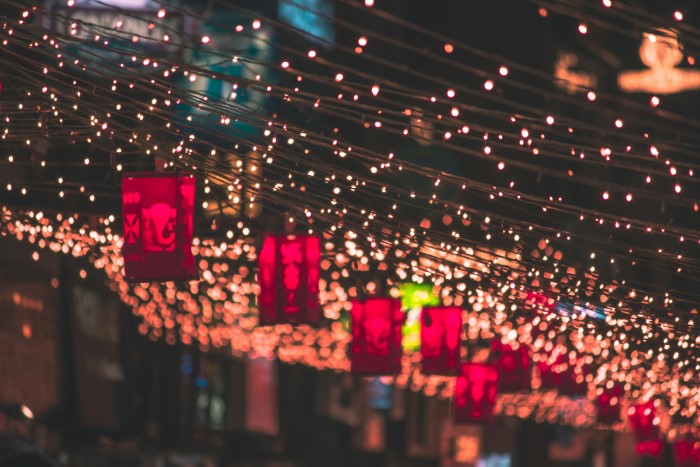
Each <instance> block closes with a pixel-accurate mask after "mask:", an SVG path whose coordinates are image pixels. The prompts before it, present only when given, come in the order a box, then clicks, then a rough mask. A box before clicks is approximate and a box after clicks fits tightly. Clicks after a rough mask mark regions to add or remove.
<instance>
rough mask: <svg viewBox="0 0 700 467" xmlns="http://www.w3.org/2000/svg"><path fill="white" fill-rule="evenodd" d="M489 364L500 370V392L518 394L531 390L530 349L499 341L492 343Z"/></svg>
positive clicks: (494, 340)
mask: <svg viewBox="0 0 700 467" xmlns="http://www.w3.org/2000/svg"><path fill="white" fill-rule="evenodd" d="M489 363H491V364H493V365H495V366H496V367H497V368H498V390H499V391H500V392H517V391H524V390H530V386H531V384H530V348H529V347H528V346H526V345H524V344H518V346H517V348H515V346H514V345H512V344H504V343H502V342H501V341H500V340H499V339H493V340H492V341H491V353H490V354H489Z"/></svg>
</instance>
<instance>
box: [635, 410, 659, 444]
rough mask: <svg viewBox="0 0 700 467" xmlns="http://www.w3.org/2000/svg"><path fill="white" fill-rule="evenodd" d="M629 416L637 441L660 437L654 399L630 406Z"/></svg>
mask: <svg viewBox="0 0 700 467" xmlns="http://www.w3.org/2000/svg"><path fill="white" fill-rule="evenodd" d="M627 416H628V418H629V421H630V426H631V427H632V430H633V431H634V436H635V438H636V439H637V441H648V440H650V439H655V438H658V436H659V425H658V419H657V417H656V408H655V407H654V401H653V400H650V401H648V402H645V403H643V404H636V405H633V406H632V407H630V408H629V410H628V412H627ZM654 422H656V423H654Z"/></svg>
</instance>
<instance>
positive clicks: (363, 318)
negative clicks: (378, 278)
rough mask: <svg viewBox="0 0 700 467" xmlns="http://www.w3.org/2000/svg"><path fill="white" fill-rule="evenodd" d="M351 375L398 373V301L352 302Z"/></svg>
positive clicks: (388, 299)
mask: <svg viewBox="0 0 700 467" xmlns="http://www.w3.org/2000/svg"><path fill="white" fill-rule="evenodd" d="M350 316H351V318H352V346H351V347H350V353H351V366H350V369H351V372H352V373H356V374H363V375H395V374H399V373H400V372H401V355H402V352H403V350H402V347H401V325H402V324H403V313H402V312H401V301H400V300H394V299H392V298H368V299H367V300H366V301H365V302H360V301H353V302H352V310H351V311H350Z"/></svg>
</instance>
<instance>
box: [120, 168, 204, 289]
mask: <svg viewBox="0 0 700 467" xmlns="http://www.w3.org/2000/svg"><path fill="white" fill-rule="evenodd" d="M194 194H195V179H194V177H193V176H192V175H189V174H185V173H181V172H144V173H128V174H124V175H123V176H122V222H123V227H124V243H123V245H122V255H123V257H124V277H125V279H126V281H127V282H151V281H159V282H165V281H188V280H197V279H199V272H198V270H197V265H196V263H195V260H194V256H193V255H192V235H193V227H194Z"/></svg>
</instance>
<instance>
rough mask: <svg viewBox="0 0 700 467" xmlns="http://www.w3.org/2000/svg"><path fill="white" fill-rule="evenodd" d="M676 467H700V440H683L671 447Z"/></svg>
mask: <svg viewBox="0 0 700 467" xmlns="http://www.w3.org/2000/svg"><path fill="white" fill-rule="evenodd" d="M673 448H674V449H673V450H674V451H675V455H676V465H677V466H678V467H698V466H700V440H697V439H683V440H680V441H677V442H676V444H675V445H674V446H673Z"/></svg>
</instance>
